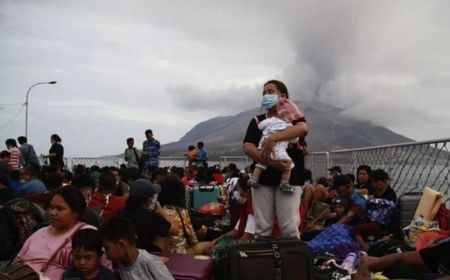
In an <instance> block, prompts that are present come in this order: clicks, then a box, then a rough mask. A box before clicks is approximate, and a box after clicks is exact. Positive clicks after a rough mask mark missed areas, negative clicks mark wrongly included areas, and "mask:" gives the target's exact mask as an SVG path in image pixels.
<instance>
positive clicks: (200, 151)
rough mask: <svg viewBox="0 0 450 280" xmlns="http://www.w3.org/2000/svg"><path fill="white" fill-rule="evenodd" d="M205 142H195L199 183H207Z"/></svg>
mask: <svg viewBox="0 0 450 280" xmlns="http://www.w3.org/2000/svg"><path fill="white" fill-rule="evenodd" d="M204 146H205V144H204V143H203V142H202V141H199V142H197V160H196V166H197V178H196V179H197V181H198V182H201V183H208V182H207V181H208V178H207V174H206V173H207V170H208V162H207V160H208V153H207V152H206V149H205V147H204Z"/></svg>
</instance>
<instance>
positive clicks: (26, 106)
mask: <svg viewBox="0 0 450 280" xmlns="http://www.w3.org/2000/svg"><path fill="white" fill-rule="evenodd" d="M46 84H48V85H54V84H56V81H51V82H39V83H35V84H34V85H32V86H31V87H30V88H29V89H28V91H27V97H26V99H25V137H27V138H28V95H29V94H30V91H31V89H32V88H33V87H35V86H37V85H46Z"/></svg>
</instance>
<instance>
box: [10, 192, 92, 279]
mask: <svg viewBox="0 0 450 280" xmlns="http://www.w3.org/2000/svg"><path fill="white" fill-rule="evenodd" d="M85 209H86V202H85V201H84V198H83V195H82V194H81V192H80V191H79V190H78V189H77V188H75V187H73V186H65V187H62V188H60V189H58V191H57V192H56V194H55V196H53V198H52V200H51V202H50V207H49V209H48V216H49V221H50V225H49V226H47V227H44V228H41V229H39V230H38V231H36V232H35V233H33V234H32V235H31V236H30V237H29V238H28V239H27V240H26V241H25V243H24V245H23V246H22V249H20V252H19V254H18V255H17V257H16V258H15V259H14V262H15V263H18V262H23V263H25V264H27V265H28V266H30V267H31V268H32V269H33V270H34V271H36V272H37V273H41V274H43V276H45V277H47V278H48V279H52V280H53V279H61V277H62V275H63V273H64V270H65V269H66V268H68V267H69V266H70V265H71V264H72V254H71V252H72V245H71V242H70V239H71V237H72V236H73V234H74V233H75V232H76V231H77V230H79V229H83V228H94V227H93V226H89V225H87V224H85V223H83V222H81V221H82V217H83V214H84V211H85ZM53 254H55V256H54V257H53V259H51V257H52V255H53Z"/></svg>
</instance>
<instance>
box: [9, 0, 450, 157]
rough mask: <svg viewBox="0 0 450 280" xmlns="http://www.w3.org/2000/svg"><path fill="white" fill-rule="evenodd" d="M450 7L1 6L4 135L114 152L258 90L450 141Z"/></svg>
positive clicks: (250, 98)
mask: <svg viewBox="0 0 450 280" xmlns="http://www.w3.org/2000/svg"><path fill="white" fill-rule="evenodd" d="M448 11H450V1H445V0H443V1H422V0H419V1H410V0H405V1H392V0H390V1H359V0H355V1H299V0H292V1H266V0H245V1H242V0H227V1H211V0H190V1H182V0H180V1H167V0H161V1H153V0H152V1H150V0H142V1H112V0H107V1H97V0H90V1H78V0H77V1H69V0H64V1H60V0H55V1H47V0H39V1H35V0H30V1H21V0H11V1H7V0H0V38H1V39H0V136H1V137H0V140H2V141H3V142H4V140H6V138H10V137H13V138H16V137H17V136H19V135H23V134H24V132H25V108H24V106H22V105H11V104H17V103H24V101H25V94H26V91H27V89H28V88H29V87H30V86H31V85H32V84H33V83H36V82H42V81H51V80H56V81H58V83H57V84H56V85H41V86H37V87H34V88H33V89H32V91H31V94H30V100H29V104H30V105H29V128H28V129H29V130H28V136H29V140H30V141H29V142H30V143H31V144H34V145H35V148H36V150H37V152H38V153H47V151H48V149H49V147H50V143H49V137H50V135H51V134H52V133H57V134H59V135H60V136H61V138H62V139H63V145H64V147H65V150H66V155H67V156H99V155H108V154H116V153H119V152H122V151H123V150H124V148H125V139H126V138H127V137H130V136H133V137H135V139H136V142H137V143H138V145H139V146H140V145H141V144H140V143H141V142H142V141H143V140H144V130H145V129H147V128H151V129H153V131H154V134H155V137H156V138H157V139H159V140H160V141H161V143H168V142H173V141H177V140H178V139H179V138H180V137H182V136H183V135H184V134H185V133H186V132H187V131H188V130H190V129H191V128H192V127H193V126H194V125H195V124H197V123H198V122H200V121H203V120H207V119H209V118H212V117H215V116H220V115H232V114H236V113H239V112H241V111H243V110H246V109H250V108H253V107H257V106H259V102H260V98H261V95H260V93H261V87H262V84H263V83H264V82H265V81H266V80H268V79H272V78H276V79H280V80H282V81H285V82H286V84H287V86H288V88H289V90H290V92H291V95H292V98H293V99H295V100H300V101H302V100H316V101H321V102H325V103H327V104H331V105H335V106H337V107H341V108H344V109H345V111H344V114H348V115H350V116H355V117H358V118H362V119H367V120H371V121H372V122H373V123H375V124H379V125H383V126H386V127H388V128H390V129H392V130H393V131H395V132H397V133H400V134H403V135H405V136H407V137H410V138H413V139H415V140H428V139H436V138H446V137H450V128H449V127H450V126H449V123H450V110H449V106H450V90H449V89H450V52H449V50H450V36H449V34H450V17H449V16H448Z"/></svg>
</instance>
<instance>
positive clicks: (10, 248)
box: [0, 205, 18, 261]
mask: <svg viewBox="0 0 450 280" xmlns="http://www.w3.org/2000/svg"><path fill="white" fill-rule="evenodd" d="M17 238H18V232H17V224H16V222H15V218H14V215H13V213H12V211H11V209H9V207H7V206H3V205H0V244H1V246H0V261H6V260H10V259H12V258H13V257H14V256H15V255H16V253H17Z"/></svg>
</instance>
